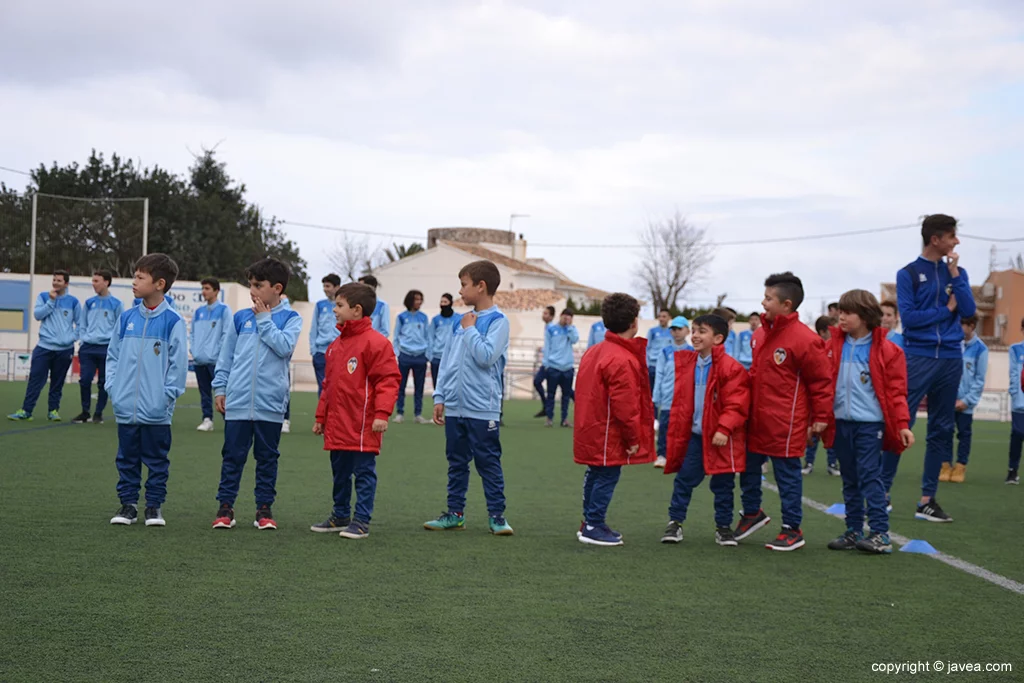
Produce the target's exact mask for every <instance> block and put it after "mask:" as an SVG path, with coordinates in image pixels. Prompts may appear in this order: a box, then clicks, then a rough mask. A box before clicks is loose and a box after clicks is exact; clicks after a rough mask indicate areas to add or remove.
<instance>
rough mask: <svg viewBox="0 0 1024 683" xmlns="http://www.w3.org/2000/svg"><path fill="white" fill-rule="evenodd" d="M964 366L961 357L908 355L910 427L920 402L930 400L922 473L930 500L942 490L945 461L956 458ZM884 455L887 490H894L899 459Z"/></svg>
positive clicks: (883, 465) (925, 495)
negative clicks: (955, 430) (958, 401)
mask: <svg viewBox="0 0 1024 683" xmlns="http://www.w3.org/2000/svg"><path fill="white" fill-rule="evenodd" d="M963 371H964V364H963V360H962V359H960V358H926V357H924V356H907V406H908V407H909V408H910V426H911V427H913V426H914V421H915V420H916V419H917V408H918V406H919V405H921V399H923V398H924V397H925V396H927V397H928V439H927V446H926V447H925V451H924V471H923V472H922V474H921V496H922V497H925V498H931V497H932V496H934V495H935V492H936V491H937V490H938V488H939V471H940V470H941V469H942V463H943V462H950V461H952V459H953V428H954V427H955V424H956V422H955V418H954V415H955V414H956V394H957V390H958V389H959V387H960V375H961V374H963ZM905 457H906V455H905V454H904V455H902V456H897V455H896V454H894V453H886V454H885V462H884V463H883V464H882V469H883V480H884V485H885V490H886V491H889V490H890V489H892V481H893V479H894V478H895V477H896V469H897V467H898V466H899V462H900V458H905Z"/></svg>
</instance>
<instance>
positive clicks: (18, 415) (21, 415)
mask: <svg viewBox="0 0 1024 683" xmlns="http://www.w3.org/2000/svg"><path fill="white" fill-rule="evenodd" d="M7 419H8V420H14V421H15V422H31V421H32V416H31V415H29V414H28V413H26V412H25V411H24V410H17V411H15V412H13V413H11V414H10V415H8V416H7Z"/></svg>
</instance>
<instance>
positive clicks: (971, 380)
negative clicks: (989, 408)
mask: <svg viewBox="0 0 1024 683" xmlns="http://www.w3.org/2000/svg"><path fill="white" fill-rule="evenodd" d="M963 345H964V371H963V374H961V375H960V388H959V389H957V392H956V400H958V401H963V402H964V403H966V404H967V408H966V409H965V410H964V411H963V412H965V413H967V414H968V415H973V414H974V407H975V406H976V405H978V401H980V400H981V392H982V390H983V389H984V388H985V373H986V372H988V347H987V346H985V342H983V341H981V339H979V338H978V335H974V337H973V338H972V339H971V341H965V342H964V343H963Z"/></svg>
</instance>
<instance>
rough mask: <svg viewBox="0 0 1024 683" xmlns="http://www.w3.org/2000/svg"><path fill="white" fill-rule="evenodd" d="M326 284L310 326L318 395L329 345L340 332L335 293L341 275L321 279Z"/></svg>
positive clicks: (339, 285)
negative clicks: (335, 306)
mask: <svg viewBox="0 0 1024 683" xmlns="http://www.w3.org/2000/svg"><path fill="white" fill-rule="evenodd" d="M320 282H321V283H322V284H323V286H324V296H326V297H327V298H326V299H321V300H320V301H317V302H316V305H315V306H313V322H312V323H311V324H310V326H309V355H310V356H312V357H313V374H315V375H316V395H317V396H320V392H321V391H323V387H324V373H325V372H326V371H327V356H326V353H327V347H328V346H330V345H331V342H333V341H334V340H335V339H337V338H338V335H339V334H340V333H339V332H338V321H337V320H336V319H335V318H334V295H335V294H336V293H337V292H338V289H339V288H341V277H339V276H338V275H335V274H334V273H330V274H328V275H325V276H324V279H323V280H321V281H320Z"/></svg>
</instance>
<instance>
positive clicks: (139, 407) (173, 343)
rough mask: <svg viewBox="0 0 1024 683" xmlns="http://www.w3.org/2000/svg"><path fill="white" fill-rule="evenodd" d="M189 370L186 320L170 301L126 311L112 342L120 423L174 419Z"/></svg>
mask: <svg viewBox="0 0 1024 683" xmlns="http://www.w3.org/2000/svg"><path fill="white" fill-rule="evenodd" d="M187 374H188V346H187V341H186V334H185V320H184V319H183V318H182V317H181V316H180V315H178V314H177V313H176V312H174V311H172V310H171V309H170V307H169V306H168V305H167V302H166V301H162V302H160V305H159V306H157V307H156V308H155V309H153V310H152V311H151V310H149V309H148V308H146V307H145V306H135V307H133V308H130V309H128V310H127V311H125V312H124V313H122V314H121V317H120V319H119V321H118V326H117V329H116V330H115V331H114V335H113V336H112V337H111V338H110V345H109V346H108V347H107V378H106V382H105V384H104V387H105V388H106V390H107V394H109V396H110V401H111V402H112V403H113V404H114V417H115V418H116V419H117V423H118V424H143V425H169V424H171V416H172V415H174V402H175V401H176V400H178V397H179V396H181V395H182V394H184V393H185V376H186V375H187Z"/></svg>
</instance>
